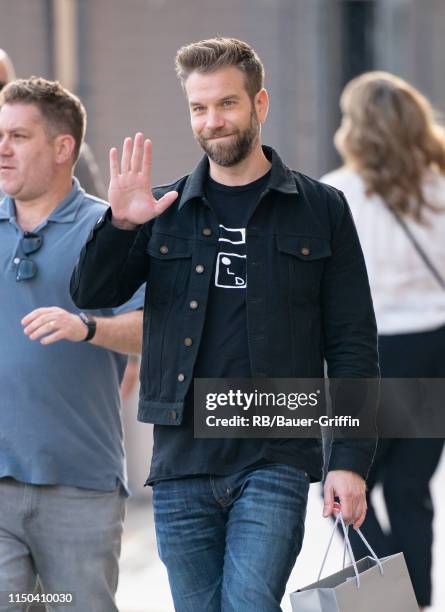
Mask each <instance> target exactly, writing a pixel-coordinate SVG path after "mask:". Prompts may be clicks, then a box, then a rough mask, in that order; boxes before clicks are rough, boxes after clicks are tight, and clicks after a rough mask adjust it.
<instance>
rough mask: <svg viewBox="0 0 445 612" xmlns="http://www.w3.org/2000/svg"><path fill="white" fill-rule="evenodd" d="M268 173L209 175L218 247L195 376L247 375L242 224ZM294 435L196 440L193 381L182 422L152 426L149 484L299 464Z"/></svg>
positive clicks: (245, 271)
mask: <svg viewBox="0 0 445 612" xmlns="http://www.w3.org/2000/svg"><path fill="white" fill-rule="evenodd" d="M269 178H270V172H268V173H267V174H265V175H264V176H263V177H261V178H259V179H258V180H256V181H254V182H253V183H250V184H248V185H243V186H236V187H228V186H226V185H221V184H220V183H217V182H215V181H214V180H212V179H211V178H210V177H208V179H207V183H206V197H207V200H208V201H209V204H210V207H211V208H212V210H213V212H214V213H215V215H216V218H217V219H218V223H219V225H220V230H221V231H220V238H219V249H218V254H217V258H216V261H215V267H214V270H213V281H212V282H211V285H210V290H209V298H208V303H207V311H206V319H205V323H204V330H203V335H202V339H201V344H200V347H199V351H198V356H197V360H196V364H195V369H194V377H195V378H250V376H251V369H250V359H249V347H248V339H247V311H246V287H247V282H248V279H247V267H246V226H247V223H248V221H249V218H250V216H251V214H252V213H253V211H254V209H255V207H256V205H257V203H258V201H259V199H260V198H261V195H262V193H263V192H264V190H265V189H266V187H267V184H268V181H269ZM293 442H294V441H292V440H277V439H276V440H264V439H258V438H256V439H240V438H234V439H230V438H218V439H214V438H212V439H204V438H203V439H201V438H197V439H195V438H194V437H193V384H192V385H191V388H190V391H189V393H188V395H187V398H186V406H185V409H184V420H183V423H182V425H180V426H170V425H155V427H154V449H153V459H152V464H151V469H150V475H149V478H148V481H147V482H148V483H150V484H153V483H154V482H155V481H158V480H163V479H166V478H175V477H186V476H193V475H198V474H214V475H227V474H231V473H234V472H237V471H239V470H241V469H243V468H246V467H248V466H251V465H253V464H256V463H263V462H266V463H267V462H282V463H290V464H293V465H296V466H297V467H298V459H297V457H296V456H295V453H294V452H293V449H294V447H295V445H294V444H293Z"/></svg>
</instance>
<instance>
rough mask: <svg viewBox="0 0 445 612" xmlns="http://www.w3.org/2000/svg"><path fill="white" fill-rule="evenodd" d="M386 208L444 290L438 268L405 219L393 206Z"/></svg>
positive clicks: (444, 286)
mask: <svg viewBox="0 0 445 612" xmlns="http://www.w3.org/2000/svg"><path fill="white" fill-rule="evenodd" d="M387 208H388V210H389V211H390V212H391V213H392V215H393V217H394V218H395V220H396V221H397V223H398V224H399V225H400V227H401V228H402V229H403V231H404V232H405V234H406V235H407V236H408V239H409V240H410V241H411V243H412V245H413V247H414V248H415V249H416V251H417V253H418V254H419V256H420V257H421V258H422V261H423V263H424V264H425V265H426V267H427V268H428V270H429V271H430V272H431V274H432V275H433V276H434V278H435V279H436V281H437V282H438V283H439V285H440V286H441V287H442V289H443V290H444V291H445V280H444V278H443V276H442V275H441V274H440V272H439V270H438V269H437V268H436V266H435V265H434V264H433V262H432V261H431V260H430V258H429V257H428V255H427V254H426V253H425V251H424V250H423V248H422V247H421V246H420V244H419V243H418V242H417V240H416V238H415V236H414V234H413V233H412V231H411V230H410V228H409V227H408V225H407V224H406V222H405V220H404V219H403V218H402V217H401V216H400V215H399V214H398V213H397V212H396V211H395V210H394V209H393V208H391V207H390V206H387Z"/></svg>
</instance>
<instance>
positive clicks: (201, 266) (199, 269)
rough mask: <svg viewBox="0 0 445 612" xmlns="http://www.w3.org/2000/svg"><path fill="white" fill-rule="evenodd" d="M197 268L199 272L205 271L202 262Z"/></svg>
mask: <svg viewBox="0 0 445 612" xmlns="http://www.w3.org/2000/svg"><path fill="white" fill-rule="evenodd" d="M195 270H196V272H197V273H198V274H202V273H203V272H204V266H203V265H202V264H198V265H197V266H196V268H195Z"/></svg>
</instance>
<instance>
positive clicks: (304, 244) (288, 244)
mask: <svg viewBox="0 0 445 612" xmlns="http://www.w3.org/2000/svg"><path fill="white" fill-rule="evenodd" d="M277 245H278V250H279V251H281V252H282V253H287V254H288V255H294V257H298V258H299V259H302V260H305V261H312V260H314V259H322V258H323V257H329V256H330V255H331V254H332V251H331V245H330V243H329V240H327V239H326V238H318V237H313V236H292V235H289V234H278V235H277Z"/></svg>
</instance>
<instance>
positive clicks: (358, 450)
mask: <svg viewBox="0 0 445 612" xmlns="http://www.w3.org/2000/svg"><path fill="white" fill-rule="evenodd" d="M264 152H265V154H266V156H267V157H268V158H269V159H270V161H271V162H272V169H271V176H270V181H269V184H268V186H267V189H266V190H265V191H264V193H263V194H262V197H261V198H260V201H259V202H258V204H257V206H256V208H255V209H254V211H253V212H252V214H251V217H250V220H249V222H248V225H247V228H246V250H247V278H248V283H247V295H246V308H247V321H248V342H249V354H250V362H251V371H252V376H253V377H254V378H265V377H270V378H296V377H299V378H322V377H323V376H324V362H325V360H326V363H327V368H328V375H329V376H330V377H334V378H357V377H364V378H373V377H378V375H379V369H378V356H377V331H376V324H375V317H374V311H373V306H372V300H371V295H370V289H369V283H368V277H367V273H366V268H365V263H364V259H363V254H362V250H361V247H360V243H359V240H358V236H357V233H356V230H355V227H354V223H353V220H352V217H351V213H350V211H349V207H348V205H347V203H346V200H345V198H344V196H343V194H342V193H341V192H340V191H337V190H336V189H334V188H333V187H329V186H328V185H324V184H322V183H319V182H318V181H315V180H313V179H311V178H309V177H307V176H305V175H303V174H301V173H299V172H294V171H291V170H290V169H289V168H287V167H286V166H285V165H284V164H283V162H282V161H281V159H280V158H279V156H278V155H277V153H276V152H275V151H274V150H273V149H271V148H269V147H264ZM207 173H208V160H207V158H206V157H205V158H203V159H202V160H201V162H200V163H199V164H198V166H197V167H196V168H195V170H194V171H193V172H192V173H191V174H190V175H188V176H185V177H183V178H181V179H179V180H178V181H176V182H174V183H172V184H170V185H165V186H162V187H158V188H156V189H155V190H154V194H155V197H157V198H159V197H160V196H161V195H163V194H164V193H166V192H167V191H170V190H173V189H174V190H176V191H178V194H179V196H178V198H177V200H176V201H175V202H174V203H173V204H172V205H171V206H170V207H169V208H168V209H167V210H166V211H165V212H164V213H163V214H162V215H161V216H160V217H158V218H156V219H155V220H153V221H150V222H149V223H146V224H144V225H142V226H140V227H139V228H138V229H136V230H134V231H132V230H121V229H118V228H116V227H114V226H113V225H112V224H111V222H110V211H108V212H107V214H106V215H104V216H103V217H102V218H101V219H100V220H99V221H98V222H97V224H96V226H95V227H94V229H93V231H92V232H91V234H90V236H89V239H88V242H87V244H86V245H85V247H84V248H83V250H82V252H81V255H80V258H79V261H78V264H77V267H76V269H75V271H74V273H73V277H72V279H71V295H72V297H73V300H74V302H75V303H76V304H77V306H79V307H80V308H99V307H101V308H102V307H115V306H118V305H120V304H122V303H124V302H125V301H126V300H128V299H129V298H130V297H131V296H132V295H133V293H134V291H135V290H136V289H137V288H138V287H139V286H140V285H141V284H142V283H144V282H147V291H146V296H145V306H144V340H143V351H142V363H141V390H140V403H139V414H138V418H139V419H140V420H141V421H145V422H149V423H155V424H164V425H180V424H181V422H182V418H183V409H184V399H185V396H186V394H187V391H188V389H189V386H190V384H191V382H192V379H193V369H194V364H195V361H196V357H197V354H198V349H199V344H200V340H201V334H202V330H203V326H204V320H205V314H206V304H207V299H208V294H209V286H210V281H211V278H212V273H213V269H214V263H215V258H216V254H217V250H218V236H219V226H218V222H217V219H216V218H215V216H214V214H213V213H212V211H211V209H210V207H209V205H208V202H207V201H206V197H205V193H204V184H205V180H206V177H207ZM306 447H307V441H306ZM374 447H375V440H369V439H368V440H338V441H336V442H334V445H333V449H332V452H331V459H330V464H329V466H330V469H352V470H355V471H357V472H358V473H361V474H362V475H366V473H367V471H368V468H369V465H370V463H371V460H372V455H373V452H374ZM313 452H314V453H319V452H320V448H319V443H318V442H316V441H315V440H314V447H313Z"/></svg>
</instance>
